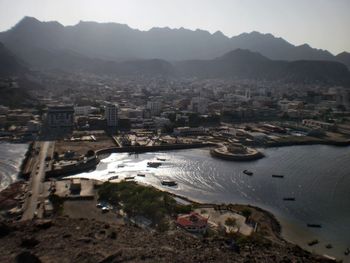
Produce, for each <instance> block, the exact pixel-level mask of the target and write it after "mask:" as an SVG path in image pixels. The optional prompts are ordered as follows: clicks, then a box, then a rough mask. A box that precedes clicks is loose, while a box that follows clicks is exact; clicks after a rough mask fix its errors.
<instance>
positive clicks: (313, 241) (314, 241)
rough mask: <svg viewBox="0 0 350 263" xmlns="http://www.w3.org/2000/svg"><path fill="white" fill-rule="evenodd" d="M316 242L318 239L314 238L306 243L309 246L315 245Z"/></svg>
mask: <svg viewBox="0 0 350 263" xmlns="http://www.w3.org/2000/svg"><path fill="white" fill-rule="evenodd" d="M318 243H319V241H318V240H317V239H314V240H312V241H310V242H309V243H307V244H308V245H309V246H310V247H311V246H314V245H316V244H318Z"/></svg>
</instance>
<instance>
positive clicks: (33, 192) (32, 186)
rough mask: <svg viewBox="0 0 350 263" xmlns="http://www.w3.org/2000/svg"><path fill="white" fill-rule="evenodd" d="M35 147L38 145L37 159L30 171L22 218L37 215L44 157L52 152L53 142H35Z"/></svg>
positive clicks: (30, 217)
mask: <svg viewBox="0 0 350 263" xmlns="http://www.w3.org/2000/svg"><path fill="white" fill-rule="evenodd" d="M35 145H36V147H40V151H39V154H38V156H37V161H36V163H35V166H34V169H33V171H32V173H31V177H30V181H29V186H28V187H29V191H28V197H27V201H26V204H25V210H24V212H23V216H22V220H23V221H24V220H30V219H32V218H33V217H34V216H36V215H37V212H36V210H37V208H38V207H39V206H40V201H41V200H40V201H39V199H40V196H41V195H42V194H43V190H44V185H43V182H44V180H45V166H46V162H45V159H46V157H47V156H50V155H51V154H49V155H48V152H52V149H53V145H54V142H51V141H43V142H36V144H35Z"/></svg>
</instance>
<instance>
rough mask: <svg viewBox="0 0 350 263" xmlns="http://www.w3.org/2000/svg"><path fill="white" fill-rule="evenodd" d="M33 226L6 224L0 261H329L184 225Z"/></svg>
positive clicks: (61, 221) (70, 222)
mask: <svg viewBox="0 0 350 263" xmlns="http://www.w3.org/2000/svg"><path fill="white" fill-rule="evenodd" d="M39 225H41V223H40V224H39ZM37 226H38V222H36V221H29V222H21V223H13V224H12V225H9V227H10V228H11V229H12V230H11V232H10V233H9V234H7V235H6V236H3V237H2V238H0V262H2V263H6V262H26V263H27V262H49V263H51V262H52V263H53V262H59V263H66V262H67V263H68V262H79V263H90V262H91V263H92V262H101V263H114V262H259V263H260V262H305V263H306V262H328V261H327V260H326V259H322V258H319V257H317V256H314V255H312V254H310V253H308V252H306V251H304V250H302V249H301V248H299V247H297V246H295V245H292V244H290V243H287V242H282V241H280V242H273V241H270V240H267V239H262V238H257V239H254V238H253V239H249V240H248V241H245V242H244V243H243V244H240V245H239V246H240V249H239V253H237V252H235V250H233V249H231V247H230V246H228V245H227V240H225V238H223V237H219V236H217V237H209V238H202V237H194V236H192V235H190V234H188V233H186V232H183V231H182V230H174V231H169V232H165V233H159V232H153V231H147V230H143V229H140V228H136V227H133V226H120V225H114V224H110V225H109V227H108V228H107V229H106V225H105V223H100V222H96V221H92V220H87V219H82V220H79V219H70V218H67V217H59V218H56V219H53V220H52V222H51V226H50V227H48V228H43V229H40V230H38V228H37ZM24 240H25V242H24ZM28 240H30V242H28ZM32 241H33V242H32ZM34 241H35V242H34ZM23 242H24V243H26V244H27V243H28V244H29V245H32V246H27V245H26V247H27V248H28V247H30V252H24V251H23V246H21V243H23ZM34 243H35V244H34Z"/></svg>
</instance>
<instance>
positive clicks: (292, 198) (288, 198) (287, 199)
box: [283, 197, 295, 201]
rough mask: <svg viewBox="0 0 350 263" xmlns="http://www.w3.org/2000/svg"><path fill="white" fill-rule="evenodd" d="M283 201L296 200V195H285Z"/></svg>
mask: <svg viewBox="0 0 350 263" xmlns="http://www.w3.org/2000/svg"><path fill="white" fill-rule="evenodd" d="M283 201H295V198H294V197H284V198H283Z"/></svg>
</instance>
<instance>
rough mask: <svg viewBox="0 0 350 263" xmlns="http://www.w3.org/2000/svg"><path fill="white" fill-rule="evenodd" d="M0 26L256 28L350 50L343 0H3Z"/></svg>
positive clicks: (349, 19)
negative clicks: (35, 22)
mask: <svg viewBox="0 0 350 263" xmlns="http://www.w3.org/2000/svg"><path fill="white" fill-rule="evenodd" d="M0 10H2V12H1V17H0V30H1V31H4V30H7V29H9V28H11V27H12V26H14V25H15V24H16V23H17V22H18V21H19V20H20V19H21V18H23V17H24V16H33V17H36V18H37V19H39V20H43V21H58V22H59V23H61V24H63V25H74V24H77V23H78V22H79V21H80V20H83V21H96V22H116V23H122V24H127V25H129V26H130V27H132V28H136V29H140V30H149V29H150V28H152V27H170V28H180V27H184V28H188V29H192V30H195V29H203V30H207V31H209V32H211V33H214V32H216V31H221V32H223V33H224V34H225V35H227V36H229V37H232V36H235V35H238V34H241V33H244V32H251V31H259V32H261V33H271V34H273V35H275V36H277V37H282V38H284V39H286V40H287V41H289V42H291V43H292V44H294V45H302V44H304V43H308V44H310V45H311V46H312V47H315V48H319V49H327V50H329V51H330V52H332V53H333V54H338V53H340V52H343V51H350V39H349V33H348V30H349V24H350V16H349V10H350V2H349V1H347V0H332V1H328V0H311V1H304V0H295V1H288V0H282V1H279V0H264V1H261V0H248V1H241V0H219V1H215V2H214V1H211V0H192V1H186V0H180V1H170V0H165V1H164V0H150V1H138V0H131V1H120V0H117V1H115V0H102V1H91V0H88V1H86V0H76V1H69V0H63V1H54V2H53V1H45V0H31V1H26V0H16V1H11V0H1V1H0Z"/></svg>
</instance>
